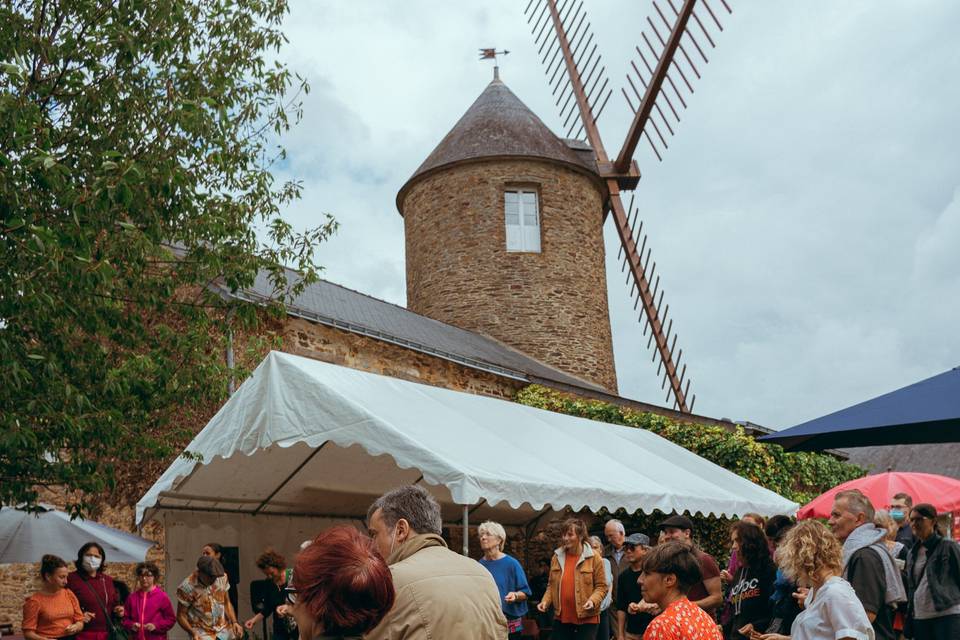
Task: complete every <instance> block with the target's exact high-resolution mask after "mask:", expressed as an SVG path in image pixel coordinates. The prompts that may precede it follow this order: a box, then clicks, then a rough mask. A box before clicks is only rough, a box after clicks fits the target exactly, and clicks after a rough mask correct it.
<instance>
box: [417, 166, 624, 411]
mask: <svg viewBox="0 0 960 640" xmlns="http://www.w3.org/2000/svg"><path fill="white" fill-rule="evenodd" d="M517 187H522V188H533V189H535V190H536V191H537V193H538V195H539V198H538V199H539V202H540V225H541V252H540V253H510V252H507V250H506V230H505V225H504V195H503V194H504V191H505V190H507V189H509V188H517ZM403 214H404V221H405V228H406V260H407V306H408V308H409V309H411V310H412V311H414V312H416V313H420V314H423V315H426V316H429V317H431V318H434V319H437V320H441V321H443V322H447V323H450V324H453V325H456V326H459V327H462V328H464V329H468V330H471V331H477V332H480V333H484V334H487V335H489V336H491V337H493V338H496V339H498V340H500V341H501V342H504V343H505V344H508V345H510V346H512V347H514V348H516V349H518V350H520V351H523V352H524V353H526V354H529V355H531V356H533V357H535V358H538V359H540V360H541V361H543V362H545V363H547V364H549V365H551V366H553V367H556V368H558V369H560V370H562V371H565V372H568V373H571V374H573V375H576V376H579V377H581V378H583V379H586V380H589V381H591V382H595V383H597V384H600V385H602V386H603V387H604V388H606V389H607V390H608V391H610V392H612V393H616V391H617V380H616V372H615V370H614V361H613V346H612V340H611V332H610V318H609V311H608V308H607V282H606V273H605V264H604V246H603V230H602V215H603V211H602V195H601V192H600V190H599V188H598V186H597V184H596V182H595V181H594V180H591V179H590V178H589V177H587V176H585V175H583V174H581V173H578V172H576V171H573V170H571V169H569V168H565V167H563V166H562V165H559V164H553V163H549V162H542V161H536V160H524V159H516V160H503V159H500V160H487V161H483V162H476V163H465V164H461V165H456V166H452V167H449V168H446V169H444V170H442V171H440V172H438V173H435V174H432V175H429V176H427V177H425V178H423V179H421V180H419V181H417V182H416V183H415V184H414V185H412V186H411V188H410V190H409V191H408V193H407V194H406V197H405V199H404V201H403Z"/></svg>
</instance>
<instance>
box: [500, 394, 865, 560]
mask: <svg viewBox="0 0 960 640" xmlns="http://www.w3.org/2000/svg"><path fill="white" fill-rule="evenodd" d="M514 399H515V400H516V401H517V402H519V403H521V404H525V405H527V406H530V407H536V408H539V409H546V410H548V411H555V412H557V413H565V414H567V415H572V416H578V417H581V418H589V419H590V420H597V421H599V422H609V423H612V424H619V425H625V426H628V427H635V428H639V429H647V430H648V431H652V432H653V433H656V434H657V435H659V436H662V437H664V438H666V439H667V440H670V441H671V442H673V443H676V444H678V445H680V446H681V447H683V448H684V449H687V450H688V451H692V452H693V453H695V454H697V455H699V456H701V457H703V458H706V459H707V460H709V461H711V462H713V463H715V464H718V465H720V466H721V467H724V468H725V469H728V470H729V471H732V472H734V473H736V474H737V475H739V476H742V477H744V478H747V479H748V480H750V481H751V482H755V483H756V484H758V485H760V486H762V487H765V488H767V489H769V490H771V491H774V492H776V493H778V494H780V495H781V496H783V497H785V498H788V499H790V500H793V501H794V502H797V503H800V504H805V503H807V502H809V501H810V500H812V499H813V498H815V497H817V496H818V495H820V494H821V493H823V492H825V491H827V490H828V489H831V488H833V487H835V486H836V485H838V484H840V483H841V482H846V481H847V480H853V479H854V478H859V477H861V476H863V475H864V474H865V473H866V471H865V470H864V469H862V468H860V467H858V466H856V465H853V464H850V463H847V462H843V461H842V460H838V459H837V458H835V457H833V456H831V455H827V454H823V453H812V452H806V451H803V452H787V451H784V450H783V447H781V446H780V445H776V444H766V443H761V442H757V441H756V440H755V439H754V438H753V437H752V436H750V435H747V434H746V433H745V432H744V430H743V428H742V427H736V428H735V429H733V430H730V429H727V428H724V427H721V426H719V425H704V424H694V423H687V422H676V421H674V420H671V419H670V418H667V417H665V416H661V415H657V414H654V413H647V412H640V411H635V410H633V409H629V408H626V407H621V406H618V405H615V404H611V403H608V402H602V401H600V400H585V399H582V398H577V397H574V396H570V395H567V394H564V393H561V392H558V391H555V390H553V389H548V388H546V387H542V386H540V385H530V386H528V387H525V388H523V389H521V390H520V391H519V392H517V395H516V397H515V398H514ZM617 515H618V517H621V516H622V517H621V519H622V520H624V524H625V525H626V526H627V529H628V531H644V532H645V533H647V534H648V535H651V537H652V538H653V539H656V537H655V536H656V522H657V521H659V520H660V519H662V517H663V516H662V514H641V513H637V514H617ZM728 524H729V521H728V520H726V519H725V518H712V517H710V518H698V532H697V533H698V538H699V540H700V544H701V546H703V547H704V548H705V549H706V550H707V551H708V552H710V553H713V554H717V555H719V556H720V557H723V556H725V555H726V551H725V550H726V548H727V547H728V546H729V544H728V542H727V530H728ZM631 525H632V527H631Z"/></svg>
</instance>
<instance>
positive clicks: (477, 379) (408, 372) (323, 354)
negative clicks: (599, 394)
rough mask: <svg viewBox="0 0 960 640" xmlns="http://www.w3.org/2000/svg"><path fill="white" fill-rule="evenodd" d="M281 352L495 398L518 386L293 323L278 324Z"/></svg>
mask: <svg viewBox="0 0 960 640" xmlns="http://www.w3.org/2000/svg"><path fill="white" fill-rule="evenodd" d="M281 350H283V351H285V352H287V353H292V354H294V355H298V356H304V357H307V358H313V359H314V360H322V361H323V362H330V363H332V364H338V365H341V366H344V367H350V368H351V369H359V370H361V371H369V372H371V373H379V374H382V375H385V376H390V377H392V378H399V379H401V380H411V381H413V382H419V383H422V384H429V385H432V386H435V387H444V388H446V389H453V390H455V391H466V392H468V393H476V394H479V395H486V396H493V397H497V398H508V399H509V398H513V395H514V394H515V393H516V392H517V391H518V390H519V389H520V388H522V387H523V386H524V383H522V382H520V381H518V380H511V379H509V378H502V377H500V376H497V375H494V374H492V373H485V372H483V371H478V370H476V369H471V368H470V367H465V366H463V365H460V364H457V363H455V362H451V361H449V360H444V359H442V358H437V357H435V356H431V355H428V354H425V353H419V352H417V351H412V350H410V349H407V348H405V347H401V346H398V345H394V344H390V343H388V342H382V341H380V340H376V339H374V338H368V337H366V336H362V335H357V334H353V333H348V332H346V331H341V330H340V329H334V328H332V327H327V326H324V325H321V324H314V323H312V322H308V321H306V320H301V319H297V318H290V319H289V320H288V321H287V322H286V323H285V324H284V328H283V343H282V347H281Z"/></svg>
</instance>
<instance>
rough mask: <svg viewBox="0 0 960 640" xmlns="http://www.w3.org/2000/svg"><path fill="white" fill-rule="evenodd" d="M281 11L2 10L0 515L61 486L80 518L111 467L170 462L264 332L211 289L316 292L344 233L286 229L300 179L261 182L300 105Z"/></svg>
mask: <svg viewBox="0 0 960 640" xmlns="http://www.w3.org/2000/svg"><path fill="white" fill-rule="evenodd" d="M286 13H287V4H286V2H285V1H284V0H163V1H162V2H156V1H154V0H24V1H19V2H18V1H16V0H7V2H4V3H2V5H0V147H2V153H0V245H2V246H0V501H3V502H5V503H21V502H26V503H29V504H33V503H35V501H36V499H37V495H38V494H37V487H42V486H50V485H57V486H64V487H66V488H67V489H70V490H76V493H75V494H74V495H78V496H81V497H80V498H77V501H76V502H75V503H74V504H73V505H71V506H72V508H73V509H74V510H75V511H77V512H82V511H83V510H85V509H86V508H87V507H88V506H89V505H88V504H85V502H84V499H83V498H82V496H84V495H87V496H89V495H91V494H95V493H96V492H102V491H104V490H107V489H109V488H110V487H111V485H112V484H113V482H114V479H113V478H114V476H113V471H112V470H113V465H114V464H115V462H117V461H121V460H130V459H133V458H144V459H151V458H154V459H155V458H156V457H158V456H169V455H172V454H173V452H174V451H175V450H176V449H175V448H174V447H175V445H176V444H182V439H180V437H181V435H182V434H180V433H179V432H178V431H177V428H178V424H179V423H178V421H177V416H178V415H182V414H184V413H185V412H189V411H190V409H191V407H194V406H199V405H200V404H203V403H209V402H211V401H219V400H220V399H222V397H223V395H224V394H225V378H226V375H227V374H226V372H225V370H224V366H223V364H222V360H223V356H222V354H223V351H222V348H223V337H224V336H225V335H226V332H227V331H228V329H229V327H230V326H234V325H238V324H245V325H246V326H248V327H249V326H251V325H252V323H255V322H256V321H257V315H258V314H257V313H255V312H254V310H253V309H252V308H251V307H250V306H249V305H243V304H238V303H236V302H230V301H227V300H226V297H225V296H222V295H217V294H216V292H215V291H216V289H217V287H219V288H220V290H221V291H222V290H228V291H237V290H242V289H243V288H245V287H248V286H249V285H250V284H251V283H252V282H253V279H254V277H255V276H256V274H257V273H258V272H261V271H265V272H266V273H268V274H269V277H270V279H271V281H272V282H273V284H274V285H275V286H276V288H277V291H281V292H283V294H282V295H279V294H278V296H277V303H276V304H275V305H274V308H275V309H276V308H277V305H279V303H280V301H282V299H283V298H284V297H285V296H287V295H295V294H296V293H297V292H299V291H300V290H301V288H302V287H303V286H304V285H305V284H307V283H309V282H312V281H314V280H315V279H316V277H317V272H318V269H319V267H317V266H316V264H315V258H314V250H315V247H316V246H317V244H318V243H319V242H320V241H322V240H323V239H325V238H326V237H327V236H328V235H329V234H331V233H333V231H334V230H335V227H336V223H335V222H334V221H333V219H332V218H330V217H329V216H328V217H327V218H326V219H325V220H323V221H322V224H321V225H320V226H318V227H317V228H315V229H311V230H308V231H306V232H297V231H296V230H294V229H293V228H292V227H291V225H290V224H288V223H287V222H286V221H284V220H283V219H282V217H281V215H280V212H281V209H282V208H283V206H284V205H285V204H286V203H288V202H289V201H291V200H292V199H294V198H297V197H299V194H300V185H299V184H298V183H296V182H292V183H286V184H277V183H275V181H274V178H273V175H272V174H271V171H270V170H271V167H272V165H273V164H274V163H275V162H277V161H280V160H282V159H283V158H284V157H285V156H284V151H283V149H282V147H280V146H277V141H278V140H279V137H280V136H281V135H282V133H283V132H284V131H286V130H287V129H288V128H289V127H290V125H291V123H293V122H295V121H296V120H297V119H299V116H300V103H299V96H300V95H302V93H303V92H305V91H307V90H309V87H307V85H306V83H305V82H303V80H302V79H301V78H299V76H296V75H295V74H293V73H291V71H289V70H288V69H287V68H286V67H285V66H284V65H283V64H281V63H279V62H276V60H275V57H276V55H277V51H278V50H279V48H280V47H281V45H282V44H283V42H284V36H283V34H282V32H281V31H280V26H281V22H282V19H283V17H284V16H285V15H286ZM291 96H292V97H291ZM257 228H259V229H260V230H261V237H262V238H264V240H258V235H257V233H256V229H257ZM282 264H287V265H290V266H291V267H293V268H295V269H296V270H297V271H299V272H300V273H301V274H302V277H298V278H296V279H295V280H294V279H291V282H289V283H288V282H287V281H286V280H287V278H286V273H287V272H286V271H285V270H284V269H283V268H282V267H281V266H280V265H282ZM212 285H216V286H212Z"/></svg>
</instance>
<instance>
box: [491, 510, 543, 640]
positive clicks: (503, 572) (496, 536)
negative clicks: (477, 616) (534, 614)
mask: <svg viewBox="0 0 960 640" xmlns="http://www.w3.org/2000/svg"><path fill="white" fill-rule="evenodd" d="M477 534H478V535H479V536H480V549H481V550H482V551H483V557H482V558H480V564H482V565H483V566H484V567H486V568H487V571H489V572H490V575H492V576H493V581H494V582H496V583H497V589H499V590H500V598H501V600H502V604H501V606H502V607H503V615H505V616H506V617H507V627H508V629H509V630H510V640H519V638H520V632H521V631H523V616H525V615H526V614H527V598H529V597H530V595H531V593H532V592H531V591H530V586H529V585H528V584H527V574H525V573H524V572H523V567H521V566H520V563H519V562H517V559H516V558H514V557H513V556H508V555H507V554H505V553H504V552H503V545H504V543H506V541H507V532H506V531H504V530H503V527H502V526H501V525H500V524H498V523H496V522H490V521H487V522H484V523H483V524H481V525H480V526H479V527H477Z"/></svg>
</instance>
